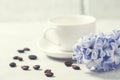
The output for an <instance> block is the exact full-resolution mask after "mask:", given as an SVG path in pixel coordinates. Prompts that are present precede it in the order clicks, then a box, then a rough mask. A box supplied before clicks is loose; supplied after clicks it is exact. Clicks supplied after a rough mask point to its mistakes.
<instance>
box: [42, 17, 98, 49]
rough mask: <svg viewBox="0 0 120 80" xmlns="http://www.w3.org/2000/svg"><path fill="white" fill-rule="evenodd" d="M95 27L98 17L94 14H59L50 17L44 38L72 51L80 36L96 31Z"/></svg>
mask: <svg viewBox="0 0 120 80" xmlns="http://www.w3.org/2000/svg"><path fill="white" fill-rule="evenodd" d="M95 29H96V19H95V18H94V17H92V16H87V15H70V16H59V17H55V18H51V19H49V21H48V26H47V27H46V28H45V29H44V32H43V38H44V39H45V40H47V41H48V42H50V43H53V44H54V45H56V46H57V48H58V49H60V50H62V51H72V50H73V45H74V44H75V43H77V41H78V39H79V38H81V37H83V36H85V35H88V34H90V33H95Z"/></svg>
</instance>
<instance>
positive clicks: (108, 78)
mask: <svg viewBox="0 0 120 80" xmlns="http://www.w3.org/2000/svg"><path fill="white" fill-rule="evenodd" d="M86 74H89V75H91V76H94V77H99V78H101V80H120V69H116V70H113V71H110V72H92V71H91V72H86Z"/></svg>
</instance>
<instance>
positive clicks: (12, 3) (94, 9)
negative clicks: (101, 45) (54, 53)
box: [0, 0, 120, 22]
mask: <svg viewBox="0 0 120 80" xmlns="http://www.w3.org/2000/svg"><path fill="white" fill-rule="evenodd" d="M71 14H73V15H74V14H77V15H78V14H87V15H92V16H95V17H96V18H98V19H101V18H102V19H103V18H105V19H106V18H107V19H109V18H115V19H116V18H120V0H0V22H14V21H22V22H23V21H27V22H29V21H43V20H47V19H48V18H51V17H54V16H59V15H71Z"/></svg>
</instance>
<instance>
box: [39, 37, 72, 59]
mask: <svg viewBox="0 0 120 80" xmlns="http://www.w3.org/2000/svg"><path fill="white" fill-rule="evenodd" d="M39 45H40V50H41V51H43V52H44V53H46V55H48V56H50V57H53V58H71V57H72V54H73V52H72V51H71V52H64V51H61V50H59V49H58V48H57V46H56V45H54V44H52V43H50V42H48V41H47V40H45V39H43V38H41V39H40V43H39Z"/></svg>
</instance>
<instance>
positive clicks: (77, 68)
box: [72, 65, 80, 70]
mask: <svg viewBox="0 0 120 80" xmlns="http://www.w3.org/2000/svg"><path fill="white" fill-rule="evenodd" d="M72 68H73V69H75V70H80V67H79V66H77V65H72Z"/></svg>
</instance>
